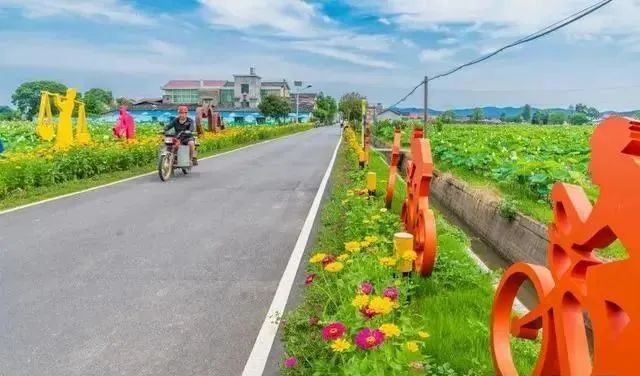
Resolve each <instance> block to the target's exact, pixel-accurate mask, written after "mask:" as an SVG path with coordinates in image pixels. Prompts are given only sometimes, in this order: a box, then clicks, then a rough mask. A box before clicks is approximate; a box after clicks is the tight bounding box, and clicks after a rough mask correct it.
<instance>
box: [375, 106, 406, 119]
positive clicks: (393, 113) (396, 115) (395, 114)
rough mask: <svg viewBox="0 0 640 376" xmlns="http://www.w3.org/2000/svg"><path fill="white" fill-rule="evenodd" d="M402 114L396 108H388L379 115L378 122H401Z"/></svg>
mask: <svg viewBox="0 0 640 376" xmlns="http://www.w3.org/2000/svg"><path fill="white" fill-rule="evenodd" d="M401 119H402V113H401V112H400V111H398V110H396V109H395V108H387V109H386V110H384V111H382V112H380V113H379V114H378V115H377V119H376V120H401Z"/></svg>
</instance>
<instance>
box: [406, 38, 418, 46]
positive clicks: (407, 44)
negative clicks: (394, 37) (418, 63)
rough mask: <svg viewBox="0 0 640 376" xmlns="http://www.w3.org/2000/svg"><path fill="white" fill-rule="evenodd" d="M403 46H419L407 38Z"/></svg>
mask: <svg viewBox="0 0 640 376" xmlns="http://www.w3.org/2000/svg"><path fill="white" fill-rule="evenodd" d="M402 44H404V45H405V46H407V47H409V48H416V47H418V45H417V44H416V43H415V42H414V41H412V40H411V39H407V38H404V39H402Z"/></svg>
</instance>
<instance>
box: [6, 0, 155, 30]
mask: <svg viewBox="0 0 640 376" xmlns="http://www.w3.org/2000/svg"><path fill="white" fill-rule="evenodd" d="M3 8H5V9H10V8H11V9H20V10H22V11H23V12H24V14H25V16H26V17H28V18H32V19H33V18H42V17H51V16H66V15H71V16H76V17H83V18H88V19H95V20H97V21H103V20H106V21H109V22H113V23H119V24H130V25H153V24H155V21H154V20H153V19H152V18H150V17H149V16H147V15H145V14H143V13H141V12H139V11H137V10H136V9H135V8H134V7H133V6H131V5H130V4H127V3H124V2H122V1H120V0H91V1H81V0H80V1H78V0H55V1H52V0H0V9H3Z"/></svg>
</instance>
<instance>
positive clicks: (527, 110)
mask: <svg viewBox="0 0 640 376" xmlns="http://www.w3.org/2000/svg"><path fill="white" fill-rule="evenodd" d="M522 120H523V121H525V122H527V123H528V122H530V121H531V106H529V105H528V104H525V105H524V108H523V109H522Z"/></svg>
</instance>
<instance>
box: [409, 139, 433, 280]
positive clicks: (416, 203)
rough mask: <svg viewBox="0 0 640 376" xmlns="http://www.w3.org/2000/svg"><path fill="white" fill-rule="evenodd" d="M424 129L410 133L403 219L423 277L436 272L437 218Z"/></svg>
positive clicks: (429, 158)
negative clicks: (432, 207)
mask: <svg viewBox="0 0 640 376" xmlns="http://www.w3.org/2000/svg"><path fill="white" fill-rule="evenodd" d="M423 135H424V131H423V130H422V129H414V131H413V134H412V136H411V160H410V161H409V162H408V163H407V198H406V200H405V202H404V204H403V205H402V221H403V222H404V225H405V228H406V229H407V232H409V233H411V234H412V235H413V236H414V239H415V241H414V250H415V251H416V253H417V254H418V258H417V259H416V260H415V270H416V271H417V272H418V273H420V274H421V275H422V276H428V275H430V274H431V272H432V271H433V268H434V266H435V262H436V219H435V217H434V215H433V211H431V210H430V209H429V186H430V184H431V179H433V170H434V166H433V159H432V158H431V144H430V143H429V140H428V139H426V138H423Z"/></svg>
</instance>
